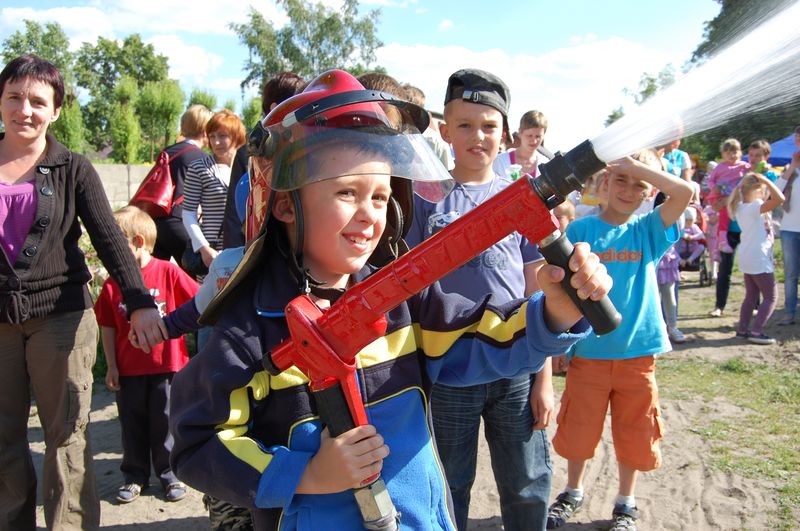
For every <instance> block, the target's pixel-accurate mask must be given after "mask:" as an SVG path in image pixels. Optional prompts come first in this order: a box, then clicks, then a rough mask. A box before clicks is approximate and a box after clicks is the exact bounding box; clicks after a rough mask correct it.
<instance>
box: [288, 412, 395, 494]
mask: <svg viewBox="0 0 800 531" xmlns="http://www.w3.org/2000/svg"><path fill="white" fill-rule="evenodd" d="M388 455H389V447H388V446H386V445H385V444H384V443H383V437H381V435H380V433H378V432H377V430H376V429H375V426H372V425H369V424H367V425H366V426H357V427H355V428H353V429H352V430H350V431H346V432H344V433H343V434H341V435H339V436H338V437H336V438H332V437H331V434H330V432H329V431H328V428H325V429H324V430H322V434H321V437H320V447H319V451H318V452H317V453H316V455H315V456H314V457H312V458H311V461H309V463H308V465H307V466H306V470H305V472H304V473H303V476H302V477H301V478H300V484H299V485H298V486H297V493H298V494H332V493H335V492H342V491H345V490H348V489H354V488H358V487H363V486H364V481H365V480H367V479H369V478H372V477H373V476H375V475H376V474H379V473H380V471H381V469H383V460H384V459H385V458H386V456H388Z"/></svg>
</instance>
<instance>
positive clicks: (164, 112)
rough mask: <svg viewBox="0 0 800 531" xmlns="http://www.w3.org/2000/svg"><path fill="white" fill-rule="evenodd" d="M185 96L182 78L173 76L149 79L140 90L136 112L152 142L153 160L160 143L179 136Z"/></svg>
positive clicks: (164, 144)
mask: <svg viewBox="0 0 800 531" xmlns="http://www.w3.org/2000/svg"><path fill="white" fill-rule="evenodd" d="M185 98H186V96H185V94H184V93H183V91H182V90H181V87H180V85H179V84H178V82H177V81H175V80H172V79H170V80H167V81H162V82H155V81H150V82H147V83H145V84H144V86H143V87H142V88H141V90H140V91H139V99H138V100H137V102H136V112H137V114H138V115H139V123H140V124H141V127H142V136H143V137H144V139H145V140H146V141H147V143H148V148H149V160H151V161H152V160H153V159H154V157H155V151H156V146H159V147H160V146H166V145H167V144H170V143H172V141H173V140H174V139H175V132H176V131H177V128H178V118H180V115H181V113H182V112H183V102H184V100H185Z"/></svg>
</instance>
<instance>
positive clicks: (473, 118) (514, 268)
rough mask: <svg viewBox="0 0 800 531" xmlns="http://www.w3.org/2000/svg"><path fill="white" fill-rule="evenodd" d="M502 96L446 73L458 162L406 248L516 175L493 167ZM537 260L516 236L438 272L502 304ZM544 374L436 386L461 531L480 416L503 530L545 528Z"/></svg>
mask: <svg viewBox="0 0 800 531" xmlns="http://www.w3.org/2000/svg"><path fill="white" fill-rule="evenodd" d="M508 103H509V91H508V87H507V86H506V85H505V83H503V81H502V80H500V79H499V78H497V77H496V76H494V75H492V74H490V73H489V72H484V71H482V70H476V69H465V70H459V71H457V72H455V73H454V74H453V75H451V76H450V79H449V81H448V85H447V92H446V95H445V107H444V118H445V123H444V124H442V136H443V138H444V139H445V140H446V141H447V142H449V143H451V144H452V145H453V150H454V152H455V167H454V168H453V170H452V171H451V172H450V173H451V175H452V176H453V179H454V180H455V181H456V183H457V184H456V185H455V187H454V188H453V190H452V191H451V192H450V193H449V194H448V195H447V197H445V199H444V200H442V201H440V202H439V203H436V204H431V203H426V202H424V201H416V203H415V205H414V208H415V211H414V221H413V225H412V228H411V230H410V232H409V234H408V236H407V238H406V240H407V241H408V243H409V245H410V246H413V245H415V244H418V243H420V242H421V241H422V240H424V239H426V238H429V237H430V236H432V235H433V234H434V233H435V232H437V231H438V230H440V229H441V228H443V227H445V226H446V225H448V224H449V223H450V222H452V221H454V220H455V219H457V218H458V217H460V216H462V215H464V214H466V213H467V212H469V211H470V210H472V209H473V208H475V207H477V206H478V205H479V204H481V203H483V202H484V201H486V200H487V199H489V198H490V197H492V196H493V195H495V194H497V193H499V192H500V191H501V190H503V189H504V188H505V187H507V186H509V185H510V184H511V183H512V182H513V181H512V180H511V179H510V178H508V177H506V176H501V175H497V174H496V173H495V171H494V170H493V168H492V163H493V162H494V160H495V157H496V156H497V154H498V150H499V146H500V143H501V142H502V141H503V136H504V131H505V130H506V129H507V128H506V127H505V123H506V122H507V119H508ZM541 259H542V257H541V255H540V254H539V251H538V249H537V247H536V245H534V244H532V243H530V242H528V240H527V239H526V238H524V237H523V236H522V235H520V234H518V233H514V234H512V235H510V236H509V237H507V238H505V239H503V240H502V241H500V242H498V243H497V244H495V245H494V246H492V247H490V248H489V249H487V250H485V251H484V252H483V253H482V254H481V255H480V256H478V257H476V258H475V259H473V260H472V261H470V262H469V263H467V264H465V265H464V266H462V267H460V268H459V269H457V270H456V271H454V272H452V273H451V274H450V275H448V276H447V277H445V278H444V279H442V280H441V285H442V288H443V289H444V290H445V291H446V292H456V293H459V294H461V295H463V296H465V297H467V298H468V299H470V300H472V301H475V302H477V301H480V300H485V299H486V298H487V296H488V295H489V294H491V295H492V297H493V298H492V302H494V303H506V302H508V301H511V300H514V299H518V298H520V297H523V296H526V295H529V294H530V293H532V292H534V291H535V290H536V289H538V288H537V283H536V270H537V269H538V268H539V266H540V265H541V264H543V262H541V261H540V260H541ZM551 376H552V373H551V367H550V361H549V359H548V360H547V362H546V363H545V368H544V369H542V370H541V371H540V372H539V373H537V374H535V375H533V376H531V375H528V374H523V375H520V376H517V377H514V378H510V379H500V380H497V381H494V382H490V383H483V384H479V385H472V386H469V387H452V386H448V385H442V384H437V385H436V386H434V390H433V393H432V396H431V410H432V413H433V424H434V434H435V436H436V442H437V446H438V449H439V454H440V456H441V460H442V464H443V466H444V469H445V472H446V475H447V480H448V482H449V484H450V492H451V494H452V497H453V505H454V508H455V513H456V514H455V516H456V524H457V526H458V528H459V529H460V530H464V529H466V527H467V517H468V512H469V501H470V489H471V488H472V484H473V482H474V480H475V467H476V458H477V446H478V431H479V425H480V421H481V417H483V419H484V422H485V430H486V439H487V441H488V443H489V450H490V453H491V455H492V467H493V470H494V475H495V480H496V481H497V487H498V491H499V493H500V509H501V514H502V517H503V525H504V527H505V529H506V530H507V531H514V530H522V529H525V530H530V529H544V525H545V521H546V518H547V501H548V497H549V495H550V481H551V475H552V470H551V466H550V461H549V453H548V441H547V434H546V433H545V431H544V428H545V427H546V426H547V424H548V423H549V421H550V416H551V414H552V411H553V386H552V380H551ZM532 380H533V382H532ZM531 393H533V399H532V400H531ZM531 403H533V404H534V408H535V409H534V408H532V407H531Z"/></svg>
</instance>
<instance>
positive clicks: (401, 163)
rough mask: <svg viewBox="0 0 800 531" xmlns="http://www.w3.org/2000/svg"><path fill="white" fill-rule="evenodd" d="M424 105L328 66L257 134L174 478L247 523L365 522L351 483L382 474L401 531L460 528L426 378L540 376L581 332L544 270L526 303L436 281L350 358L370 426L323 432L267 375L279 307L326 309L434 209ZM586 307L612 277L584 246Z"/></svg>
mask: <svg viewBox="0 0 800 531" xmlns="http://www.w3.org/2000/svg"><path fill="white" fill-rule="evenodd" d="M426 121H427V113H425V112H424V110H423V109H421V108H419V107H417V106H415V105H413V104H410V103H407V102H404V101H401V100H397V99H394V98H393V97H391V96H389V95H387V94H384V93H380V92H375V91H367V90H364V89H363V87H362V86H361V85H360V84H359V83H358V82H357V81H356V80H355V78H353V77H352V76H350V75H349V74H347V73H345V72H342V71H338V70H334V71H329V72H326V73H325V74H322V75H321V76H320V77H318V78H317V79H315V80H314V81H312V82H311V83H310V84H309V86H308V87H307V88H306V90H305V91H304V92H303V93H301V94H298V95H297V96H295V97H293V98H290V99H289V100H286V101H285V102H284V103H282V104H281V105H280V106H278V107H276V108H275V109H274V110H273V111H272V112H271V113H270V114H269V115H268V116H267V117H266V118H265V119H264V120H263V121H262V123H261V126H260V127H259V128H257V130H256V132H254V134H253V135H251V154H253V156H252V157H251V159H252V160H253V164H252V168H251V176H252V178H253V192H254V196H253V199H254V200H253V201H252V202H251V205H250V212H249V216H251V218H253V219H256V220H258V221H259V223H260V230H259V232H258V233H257V234H256V235H255V238H254V240H253V241H252V242H251V243H250V245H249V246H248V248H247V251H246V253H245V257H244V259H243V260H242V262H241V264H240V265H239V267H238V268H237V270H236V271H235V272H234V274H233V275H232V277H231V279H230V280H229V281H228V283H227V285H226V286H225V288H223V290H222V291H221V292H220V295H219V296H218V297H217V299H215V300H214V301H213V302H212V304H211V306H210V307H209V308H208V310H207V312H206V314H204V319H205V320H207V321H209V322H215V328H214V332H213V334H212V338H211V340H210V341H209V344H208V345H207V346H206V347H205V348H204V349H203V351H202V352H200V353H199V354H198V355H197V356H196V357H195V358H193V359H192V360H191V361H190V363H189V365H187V367H186V368H185V369H184V370H183V371H182V372H181V373H180V374H178V375H177V377H176V379H175V382H174V384H173V394H172V408H171V428H172V432H173V433H174V435H175V447H174V451H173V455H172V464H173V469H174V470H175V471H176V473H177V475H178V477H179V478H181V479H182V480H183V481H186V482H187V483H189V484H190V485H193V486H195V487H197V488H198V489H200V490H202V491H204V492H209V493H211V494H213V495H214V496H217V497H219V498H221V499H225V500H228V501H230V502H232V503H235V504H238V505H244V506H248V507H251V508H252V510H253V515H254V521H255V525H256V528H257V529H309V530H312V529H314V530H316V529H358V528H360V527H362V525H363V519H362V515H361V513H360V512H359V506H358V504H357V503H356V499H355V498H354V496H353V493H352V492H351V490H350V489H353V488H357V487H359V486H362V484H363V482H364V480H365V479H368V478H371V477H373V476H375V474H377V473H380V474H381V476H382V478H383V480H385V483H386V487H387V489H388V492H389V494H390V496H391V500H392V501H393V503H394V505H395V506H396V508H397V511H398V512H399V514H400V515H401V516H400V520H399V525H400V527H401V528H404V529H414V530H422V529H447V530H453V529H454V524H453V522H452V518H451V511H450V508H449V507H448V504H447V498H448V496H447V487H446V483H445V479H444V475H443V473H442V470H441V468H440V466H439V464H438V460H437V458H436V454H435V448H434V445H433V443H432V439H431V432H430V428H429V421H430V419H429V417H428V414H427V393H428V391H429V390H430V386H431V384H432V382H437V381H441V382H445V383H449V384H450V385H458V384H459V383H461V384H462V385H463V384H471V383H478V382H484V381H489V380H492V379H496V378H498V377H508V376H511V375H516V374H520V373H527V372H535V371H537V370H539V368H540V367H541V366H542V364H543V360H544V358H545V357H546V356H548V355H552V354H557V353H560V352H563V351H565V350H566V349H567V348H568V347H569V346H570V345H572V344H573V343H574V342H576V341H578V340H580V339H581V338H583V337H585V336H586V335H587V334H588V333H589V331H590V328H589V326H588V325H587V324H586V322H585V321H584V320H583V319H582V317H581V314H580V312H579V311H578V309H577V308H576V307H575V306H574V305H573V303H572V302H571V301H570V299H569V297H568V295H567V294H566V293H565V292H564V291H563V290H562V288H561V286H560V281H561V279H562V278H563V271H562V270H561V269H559V268H558V267H554V266H544V267H543V268H542V271H541V274H540V279H539V282H540V284H541V286H542V290H543V291H542V292H539V293H537V294H536V295H534V296H533V297H531V298H530V299H528V300H519V301H515V302H513V303H509V304H504V305H495V304H493V303H492V300H491V298H489V299H487V300H484V301H482V302H481V303H479V304H477V305H476V304H474V303H472V302H469V301H467V300H466V299H464V298H462V297H460V296H458V295H453V294H445V293H443V292H442V291H441V289H439V287H438V285H437V284H434V285H432V286H430V287H429V288H426V289H424V290H422V291H421V292H420V293H418V294H416V295H414V296H412V297H411V298H410V299H409V300H408V301H406V302H404V303H401V304H400V305H399V306H397V307H396V308H395V309H393V310H391V311H389V312H388V313H387V314H386V321H387V326H386V333H385V336H384V337H382V338H380V339H379V340H377V341H375V342H373V343H372V344H370V345H369V346H368V347H367V348H364V349H363V350H362V351H361V352H360V353H359V354H358V356H357V369H356V378H357V381H358V388H359V392H360V395H361V400H362V401H363V403H364V404H365V407H366V414H367V418H368V421H369V424H368V425H364V426H359V427H356V428H354V429H352V430H349V431H346V432H344V433H342V434H340V435H338V436H336V437H331V435H330V432H329V430H328V428H327V427H326V425H324V424H323V423H322V422H321V421H320V417H319V415H320V412H319V410H318V408H317V406H316V404H315V402H314V400H313V398H312V396H311V393H310V391H309V387H308V379H307V378H306V377H305V375H304V374H303V373H301V372H300V371H299V370H298V369H297V368H296V367H290V368H288V369H287V370H285V371H283V372H282V373H280V374H278V375H273V374H272V373H270V372H267V371H265V370H264V364H263V361H264V360H263V358H264V356H265V353H269V352H271V351H272V349H273V348H274V347H276V346H277V345H278V344H280V343H281V342H282V341H283V340H285V339H287V338H288V337H289V331H288V328H287V321H286V316H285V313H284V309H285V308H286V305H287V303H289V302H290V301H291V300H293V299H294V298H296V297H297V296H298V295H301V294H308V296H309V297H310V298H311V300H312V301H314V303H315V304H316V305H317V306H319V307H320V308H323V309H324V308H326V307H328V306H329V305H331V304H332V303H333V302H334V301H335V300H336V299H337V298H338V297H339V296H340V295H341V294H342V293H343V292H344V291H345V290H347V288H348V287H350V286H352V285H353V284H355V283H357V282H359V281H360V280H363V279H364V278H365V277H367V276H369V275H370V274H371V273H372V272H374V271H376V269H377V268H380V267H382V266H383V265H385V264H386V263H387V262H389V261H391V260H392V259H393V258H395V257H396V256H398V255H399V254H401V253H403V252H404V251H405V245H404V243H403V241H402V237H403V235H404V234H405V232H406V227H407V226H408V223H409V222H410V219H411V216H412V212H411V205H412V204H413V201H412V200H411V199H412V193H418V194H419V195H421V196H423V197H426V198H428V199H430V200H437V199H438V198H440V197H441V196H442V195H443V193H445V192H446V191H447V189H448V185H449V175H448V173H447V171H446V170H445V168H444V167H442V165H441V163H440V162H439V160H438V159H437V158H436V156H435V155H434V154H433V152H432V151H431V150H430V148H429V147H428V144H427V142H426V141H425V139H424V137H423V136H422V134H421V131H424V130H425V127H426V125H427V124H426ZM570 266H571V268H572V269H573V271H575V275H574V277H573V285H574V286H575V287H576V288H578V293H579V295H580V296H581V297H582V298H588V297H591V298H593V299H595V300H596V299H598V298H600V297H601V296H603V295H605V294H606V293H607V292H608V290H609V288H610V279H609V278H608V277H607V275H606V274H605V272H604V268H602V266H599V265H598V260H597V257H596V256H594V255H591V254H590V253H589V251H588V247H586V246H585V245H581V244H578V245H577V246H576V252H575V254H574V255H573V258H572V261H571V264H570Z"/></svg>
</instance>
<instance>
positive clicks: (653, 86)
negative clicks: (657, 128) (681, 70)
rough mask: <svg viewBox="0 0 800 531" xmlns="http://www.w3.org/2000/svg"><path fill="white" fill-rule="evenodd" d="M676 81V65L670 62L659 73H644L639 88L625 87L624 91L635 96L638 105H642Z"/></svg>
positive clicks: (634, 99)
mask: <svg viewBox="0 0 800 531" xmlns="http://www.w3.org/2000/svg"><path fill="white" fill-rule="evenodd" d="M673 83H675V67H674V66H672V65H671V64H668V65H667V66H665V67H664V68H662V69H661V71H660V72H658V73H657V74H649V73H647V72H645V73H643V74H642V77H641V78H640V79H639V87H638V89H637V90H631V89H624V90H623V91H622V92H623V94H626V95H628V96H631V97H632V98H633V101H634V102H636V105H641V104H642V103H644V102H646V101H647V100H649V99H650V98H652V97H653V96H655V95H656V93H657V92H658V91H659V90H663V89H665V88H667V87H668V86H670V85H672V84H673Z"/></svg>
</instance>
